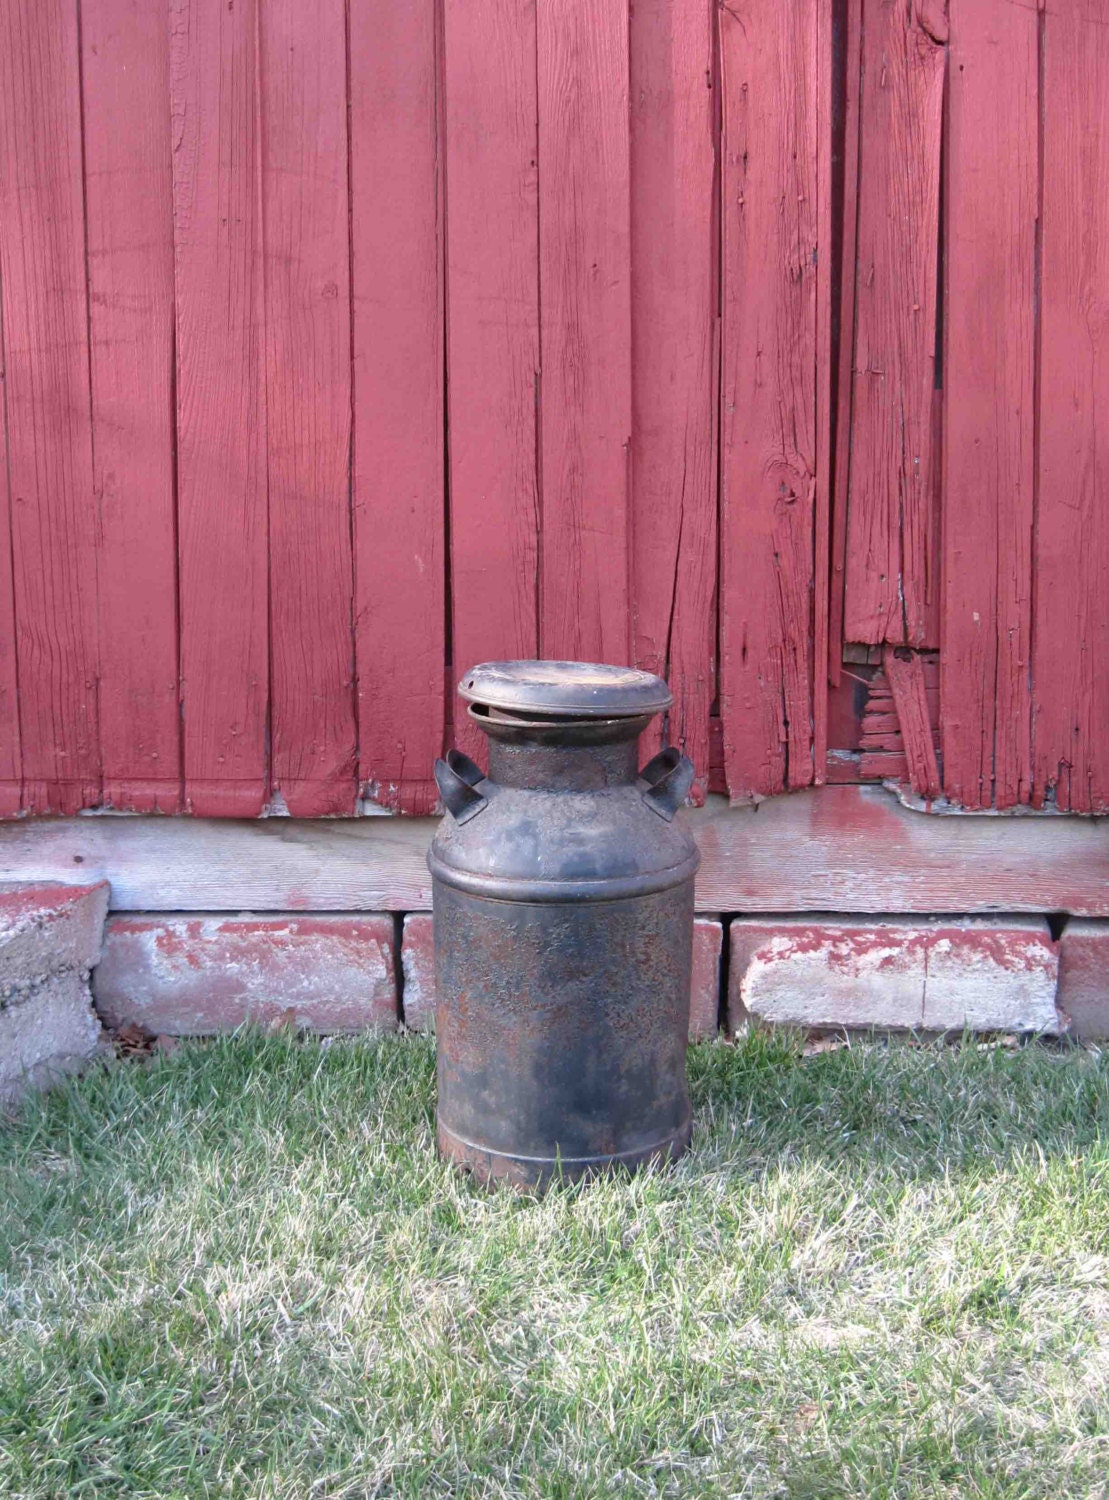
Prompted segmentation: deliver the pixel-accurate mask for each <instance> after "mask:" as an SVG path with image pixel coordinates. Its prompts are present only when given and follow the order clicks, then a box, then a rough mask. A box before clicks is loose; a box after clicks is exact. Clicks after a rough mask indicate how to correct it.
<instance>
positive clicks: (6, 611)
mask: <svg viewBox="0 0 1109 1500" xmlns="http://www.w3.org/2000/svg"><path fill="white" fill-rule="evenodd" d="M3 306H4V272H3V265H2V263H0V818H12V817H15V815H16V814H17V813H18V812H19V810H20V807H21V806H22V804H23V757H22V754H21V751H20V740H19V669H18V664H17V661H16V636H15V582H14V579H13V578H12V505H11V490H10V488H9V484H8V408H7V387H6V382H5V378H4V337H3V333H4V319H3Z"/></svg>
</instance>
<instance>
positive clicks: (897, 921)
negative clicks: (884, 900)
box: [728, 916, 1061, 1032]
mask: <svg viewBox="0 0 1109 1500" xmlns="http://www.w3.org/2000/svg"><path fill="white" fill-rule="evenodd" d="M730 945H731V968H730V980H729V996H728V1015H729V1023H730V1024H731V1025H732V1026H733V1027H735V1026H737V1025H740V1024H742V1022H743V1021H744V1020H745V1019H746V1018H747V1017H748V1016H754V1017H757V1018H758V1019H760V1020H764V1021H769V1022H778V1023H782V1024H788V1025H793V1026H804V1027H827V1026H844V1027H859V1028H868V1027H879V1028H883V1029H884V1028H889V1029H897V1030H901V1029H911V1030H926V1031H946V1030H961V1029H963V1028H964V1027H968V1028H970V1029H972V1030H980V1031H1045V1032H1055V1031H1058V1030H1060V1029H1061V1022H1060V1018H1059V1014H1058V1011H1057V1009H1056V1005H1055V992H1056V985H1057V980H1058V966H1059V956H1058V951H1057V948H1056V945H1055V944H1054V943H1053V942H1052V940H1051V935H1050V933H1049V931H1048V928H1047V924H1046V922H1044V921H1042V920H1040V919H1039V918H1034V917H1005V918H997V919H994V918H988V917H983V918H972V917H967V918H962V919H952V918H936V919H934V920H933V919H927V918H920V917H885V918H878V917H857V918H837V917H831V916H829V917H765V918H756V917H744V918H736V919H735V920H734V921H733V922H732V924H731V927H730Z"/></svg>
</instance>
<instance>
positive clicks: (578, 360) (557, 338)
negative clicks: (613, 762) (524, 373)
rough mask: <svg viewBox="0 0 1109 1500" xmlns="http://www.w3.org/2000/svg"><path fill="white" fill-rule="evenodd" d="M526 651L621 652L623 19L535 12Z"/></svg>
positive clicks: (594, 8) (609, 13) (625, 570)
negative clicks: (533, 488) (529, 625)
mask: <svg viewBox="0 0 1109 1500" xmlns="http://www.w3.org/2000/svg"><path fill="white" fill-rule="evenodd" d="M536 19H537V49H538V96H539V97H538V104H539V162H540V174H539V275H540V288H541V292H540V329H541V332H540V338H541V341H542V361H543V377H542V392H541V399H540V455H541V456H540V471H541V479H540V484H541V502H540V503H541V508H542V517H543V538H542V547H541V551H540V603H539V645H540V651H541V652H542V654H543V655H544V656H546V657H566V658H570V659H580V660H585V661H608V662H617V663H621V664H623V663H626V662H627V661H628V660H629V657H630V652H631V640H630V635H631V631H630V621H629V607H628V606H629V599H628V574H629V571H630V565H631V559H630V548H629V543H630V538H629V534H628V531H629V528H628V467H629V463H628V458H629V444H630V441H631V420H632V413H631V256H630V202H629V164H628V105H629V101H628V12H627V7H626V6H624V5H614V4H612V3H611V0H539V4H538V9H537V17H536Z"/></svg>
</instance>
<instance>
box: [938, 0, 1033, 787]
mask: <svg viewBox="0 0 1109 1500" xmlns="http://www.w3.org/2000/svg"><path fill="white" fill-rule="evenodd" d="M1037 71H1038V62H1037V16H1036V12H1035V10H1034V9H1032V8H1025V9H1022V8H1021V7H1019V6H1013V5H1012V4H1010V3H1008V0H951V84H950V101H949V112H948V124H949V128H948V140H947V178H946V182H947V187H946V193H947V204H946V221H947V235H946V245H947V252H946V299H947V300H946V307H945V314H944V328H945V335H946V350H945V355H944V388H945V389H944V400H945V424H946V426H945V437H944V501H943V503H944V508H945V524H944V559H943V561H944V578H943V584H944V587H943V595H944V606H943V608H944V619H943V629H944V636H943V656H942V678H943V716H942V726H943V747H944V784H945V788H946V792H947V795H948V797H949V798H950V799H951V800H952V801H953V802H961V803H962V804H963V805H964V806H966V807H988V806H990V804H991V802H996V805H997V806H998V807H1012V806H1014V805H1015V804H1016V803H1019V802H1026V801H1027V800H1028V796H1029V791H1030V786H1031V742H1030V712H1031V705H1030V699H1029V680H1028V668H1029V656H1030V647H1031V643H1030V632H1031V624H1032V619H1031V616H1032V608H1031V602H1032V491H1033V477H1034V474H1033V427H1034V413H1033V402H1032V384H1033V366H1034V349H1035V339H1034V317H1035V310H1034V291H1035V288H1034V277H1035V257H1036V212H1037V191H1038V164H1037V151H1038V144H1037V134H1038V81H1037Z"/></svg>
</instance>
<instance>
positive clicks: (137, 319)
mask: <svg viewBox="0 0 1109 1500" xmlns="http://www.w3.org/2000/svg"><path fill="white" fill-rule="evenodd" d="M81 60H82V69H83V84H84V120H85V204H86V213H87V234H88V277H89V352H90V358H91V367H92V423H93V461H94V462H93V467H94V476H95V482H96V493H97V498H98V502H99V509H100V529H101V538H102V546H101V549H100V558H99V567H100V750H101V757H102V761H103V772H104V801H105V802H106V803H107V804H108V805H110V806H112V807H122V808H129V809H131V810H133V811H136V812H176V811H178V810H179V808H180V805H181V713H180V702H179V697H178V672H177V557H176V547H175V527H176V519H175V514H174V489H173V442H174V409H173V182H172V175H171V165H170V154H171V141H170V117H169V109H168V107H167V104H168V99H169V29H168V27H167V26H166V18H165V14H164V13H163V12H162V11H161V10H160V9H159V8H158V7H152V6H150V5H148V4H145V3H143V0H84V3H83V4H82V6H81Z"/></svg>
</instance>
